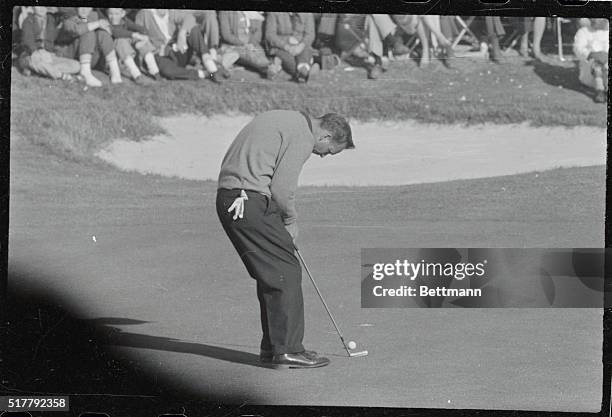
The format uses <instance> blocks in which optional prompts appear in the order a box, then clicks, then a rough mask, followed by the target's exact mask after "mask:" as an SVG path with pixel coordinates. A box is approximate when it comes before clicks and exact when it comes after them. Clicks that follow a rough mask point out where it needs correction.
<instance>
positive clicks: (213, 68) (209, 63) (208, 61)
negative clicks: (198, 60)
mask: <svg viewBox="0 0 612 417" xmlns="http://www.w3.org/2000/svg"><path fill="white" fill-rule="evenodd" d="M202 64H203V65H204V68H206V71H208V72H210V73H213V72H217V69H218V68H217V64H215V61H214V60H213V59H212V57H211V56H210V55H208V54H204V55H202Z"/></svg>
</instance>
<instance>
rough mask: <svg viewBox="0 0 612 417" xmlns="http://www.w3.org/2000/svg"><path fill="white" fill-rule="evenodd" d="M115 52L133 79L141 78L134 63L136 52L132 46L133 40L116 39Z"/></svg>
mask: <svg viewBox="0 0 612 417" xmlns="http://www.w3.org/2000/svg"><path fill="white" fill-rule="evenodd" d="M115 52H116V54H117V58H119V60H120V61H121V62H122V63H123V64H124V65H125V67H126V68H127V70H128V72H129V74H130V76H131V77H132V79H136V78H138V77H140V76H141V75H142V74H141V72H140V70H139V69H138V66H137V65H136V62H135V61H134V57H135V56H136V50H135V49H134V47H133V46H132V40H131V39H128V38H120V39H115Z"/></svg>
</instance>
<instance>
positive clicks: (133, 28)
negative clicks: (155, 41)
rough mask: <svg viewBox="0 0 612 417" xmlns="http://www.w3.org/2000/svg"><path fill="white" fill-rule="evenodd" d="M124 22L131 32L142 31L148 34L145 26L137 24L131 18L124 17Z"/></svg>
mask: <svg viewBox="0 0 612 417" xmlns="http://www.w3.org/2000/svg"><path fill="white" fill-rule="evenodd" d="M124 22H125V26H126V27H127V30H129V31H130V32H138V33H142V34H143V35H146V34H147V29H146V28H145V27H144V26H141V25H137V24H136V23H134V22H132V21H131V20H130V19H127V18H125V19H124Z"/></svg>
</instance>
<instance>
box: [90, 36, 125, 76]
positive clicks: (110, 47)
mask: <svg viewBox="0 0 612 417" xmlns="http://www.w3.org/2000/svg"><path fill="white" fill-rule="evenodd" d="M96 40H97V42H98V45H99V50H100V51H101V53H102V54H104V61H105V62H106V65H107V66H108V70H109V72H110V79H111V83H113V84H119V83H121V82H122V80H121V71H120V69H119V61H117V54H116V53H115V43H114V42H113V38H112V37H111V35H110V34H109V33H108V32H106V31H105V30H97V31H96Z"/></svg>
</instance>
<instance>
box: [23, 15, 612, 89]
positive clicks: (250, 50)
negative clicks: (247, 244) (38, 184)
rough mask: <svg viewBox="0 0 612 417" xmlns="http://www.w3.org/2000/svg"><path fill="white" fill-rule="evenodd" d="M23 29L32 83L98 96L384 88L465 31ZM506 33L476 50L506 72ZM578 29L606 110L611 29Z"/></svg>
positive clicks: (578, 45)
mask: <svg viewBox="0 0 612 417" xmlns="http://www.w3.org/2000/svg"><path fill="white" fill-rule="evenodd" d="M13 20H14V28H16V29H17V30H16V31H14V38H15V40H16V42H15V44H16V50H15V52H16V56H17V66H18V68H19V69H20V70H21V71H22V72H23V73H26V74H30V73H35V74H38V75H41V76H45V77H50V78H53V79H65V80H70V79H73V78H75V77H78V78H81V79H82V80H83V81H84V82H85V83H86V84H87V85H88V86H90V87H99V86H101V85H102V82H101V81H100V80H99V79H98V78H96V76H95V75H94V73H93V72H92V69H99V70H102V71H104V72H106V73H108V75H109V77H110V82H111V83H114V84H118V83H121V82H122V81H123V78H124V77H129V78H131V79H132V80H133V81H134V82H136V83H137V84H141V85H145V84H152V83H155V82H156V81H159V80H161V79H168V80H183V79H188V80H199V79H201V80H210V81H212V82H215V83H222V82H223V81H224V80H225V79H227V78H230V77H231V72H230V69H231V68H232V67H233V66H234V65H238V66H242V67H245V68H247V69H249V70H251V71H254V72H257V73H258V74H260V75H261V77H263V78H266V79H269V80H274V79H275V78H276V77H277V76H278V74H279V73H280V72H281V71H285V72H286V73H288V74H289V75H290V76H291V79H292V80H294V81H295V82H298V83H306V82H308V80H309V77H310V75H311V74H312V73H313V72H315V71H317V70H319V69H330V68H333V67H334V66H336V65H338V64H339V63H340V62H341V61H345V62H347V63H349V64H350V65H352V66H358V67H363V68H364V69H365V72H366V74H367V77H368V78H369V79H377V78H379V77H380V76H381V74H382V73H383V72H384V71H385V70H386V68H385V66H384V63H383V61H384V59H383V58H384V57H385V56H392V57H402V56H413V57H415V58H416V59H417V60H418V62H419V65H420V66H421V67H426V66H428V65H429V64H430V62H431V59H432V56H431V55H432V53H433V54H435V56H436V58H437V59H440V60H441V61H442V62H443V63H444V64H445V65H447V66H451V65H452V62H453V60H454V58H455V50H454V48H453V40H454V39H455V37H456V36H457V33H458V32H459V29H460V28H459V27H457V24H456V20H455V19H454V18H453V17H452V16H433V15H387V14H332V13H292V12H265V13H264V12H256V11H213V10H183V9H181V10H172V9H130V10H125V9H121V8H107V9H94V8H91V7H44V6H34V7H16V8H15V9H14V16H13ZM545 24H546V18H544V17H536V18H516V19H515V22H514V26H513V27H514V30H515V33H518V39H519V40H520V42H518V52H519V53H520V54H522V55H527V54H528V53H529V45H530V42H529V41H530V34H531V33H533V38H531V45H532V47H531V51H532V54H533V56H534V57H535V58H536V59H543V54H542V52H541V48H540V42H541V39H542V35H543V33H544V30H545ZM506 28H507V25H506V27H505V26H504V24H503V23H502V20H501V18H500V17H493V16H486V17H479V18H476V19H474V21H473V22H471V30H470V31H469V33H470V34H471V35H474V34H475V39H471V42H473V43H474V44H475V45H476V47H478V46H480V47H481V48H482V47H484V48H485V49H487V50H488V56H489V57H490V59H491V60H492V61H494V62H500V61H502V59H503V58H502V56H503V55H502V53H501V50H500V39H501V38H503V37H504V35H506V30H507V29H506ZM576 29H577V32H576V35H575V40H574V54H575V56H576V59H577V60H578V62H579V64H578V65H579V69H580V77H579V79H580V81H581V82H582V83H583V84H585V85H586V86H588V87H589V88H592V89H594V90H596V92H597V94H596V95H595V96H596V100H597V101H602V100H605V97H606V96H605V94H606V93H607V89H608V86H607V71H608V64H607V62H608V61H607V54H608V31H609V29H608V21H607V19H592V21H591V20H589V19H580V20H577V21H576ZM473 37H474V36H473ZM416 45H418V48H417V47H416ZM415 55H416V56H415Z"/></svg>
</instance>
